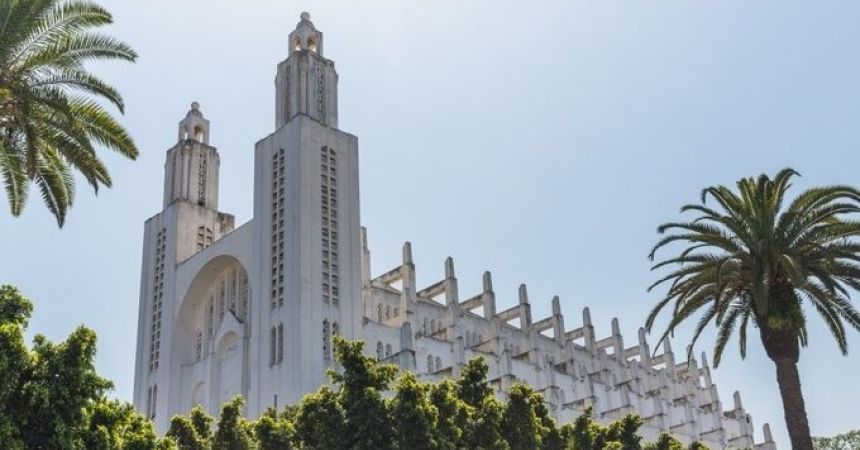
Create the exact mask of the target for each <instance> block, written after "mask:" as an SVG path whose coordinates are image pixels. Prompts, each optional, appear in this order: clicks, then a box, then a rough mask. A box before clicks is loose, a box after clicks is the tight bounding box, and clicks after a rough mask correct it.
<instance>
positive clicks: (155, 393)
mask: <svg viewBox="0 0 860 450" xmlns="http://www.w3.org/2000/svg"><path fill="white" fill-rule="evenodd" d="M157 409H158V385H157V384H154V385H153V386H152V410H151V411H150V412H149V418H150V420H152V419H155V411H157Z"/></svg>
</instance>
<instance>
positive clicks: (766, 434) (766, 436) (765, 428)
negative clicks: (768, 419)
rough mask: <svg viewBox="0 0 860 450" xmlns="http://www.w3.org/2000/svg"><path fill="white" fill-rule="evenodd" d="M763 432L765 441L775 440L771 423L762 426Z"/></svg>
mask: <svg viewBox="0 0 860 450" xmlns="http://www.w3.org/2000/svg"><path fill="white" fill-rule="evenodd" d="M761 430H762V432H763V433H764V441H765V442H773V434H771V432H770V424H769V423H766V424H764V426H762V427H761Z"/></svg>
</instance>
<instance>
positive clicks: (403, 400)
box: [168, 338, 706, 450]
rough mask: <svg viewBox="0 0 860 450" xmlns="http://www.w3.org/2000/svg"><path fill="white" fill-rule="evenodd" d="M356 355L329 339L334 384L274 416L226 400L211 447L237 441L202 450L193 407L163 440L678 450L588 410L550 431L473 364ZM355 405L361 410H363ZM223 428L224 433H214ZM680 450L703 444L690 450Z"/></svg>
mask: <svg viewBox="0 0 860 450" xmlns="http://www.w3.org/2000/svg"><path fill="white" fill-rule="evenodd" d="M362 350H363V349H362V344H361V343H360V342H348V341H345V340H343V339H339V338H338V339H336V340H335V355H336V357H337V362H338V363H339V365H340V367H341V368H342V370H341V371H339V372H335V371H330V372H329V377H330V379H331V381H332V384H331V385H327V386H323V387H321V388H320V389H319V390H318V391H317V392H314V393H312V394H308V395H306V396H305V397H304V398H303V399H302V400H301V401H300V402H299V403H298V405H296V406H290V407H287V408H286V409H284V410H283V411H282V412H281V413H278V411H276V410H274V409H272V408H270V409H268V410H267V411H266V412H265V413H264V414H263V416H262V417H261V418H260V419H258V420H256V421H250V422H249V421H242V420H240V419H238V415H237V414H236V412H237V411H239V408H240V407H241V403H240V400H239V399H238V398H237V399H234V400H233V401H231V402H230V403H227V404H226V405H225V406H224V408H223V409H222V412H221V418H220V420H219V425H218V426H217V427H216V431H215V434H214V436H215V440H216V441H217V440H218V436H222V435H230V436H235V438H234V439H232V441H231V442H241V443H239V444H234V445H233V446H222V447H216V446H215V445H214V444H213V445H211V446H210V445H209V443H208V441H207V438H204V437H201V436H203V435H204V434H205V433H209V432H210V424H211V423H212V422H213V420H214V419H212V418H211V417H208V416H206V415H205V412H203V411H202V410H201V409H199V408H198V409H195V410H194V411H193V412H192V416H197V417H198V419H197V420H196V422H197V423H200V424H203V425H202V430H198V429H195V427H194V426H193V425H192V422H194V420H191V419H189V418H186V417H183V416H176V417H174V418H173V421H172V425H171V431H170V432H169V433H168V436H170V437H171V438H172V440H174V441H175V442H176V443H177V445H178V446H179V448H180V449H194V450H198V449H207V450H208V449H210V448H212V449H214V448H231V449H246V448H259V449H261V450H264V449H291V448H294V449H326V450H328V449H336V450H346V449H353V448H376V449H390V450H402V449H410V450H412V449H416V450H422V449H423V450H461V449H485V450H499V449H502V450H504V449H510V450H526V449H528V450H532V449H539V450H598V449H618V450H640V449H642V448H647V449H654V450H663V449H666V450H670V449H671V450H675V449H677V450H685V447H684V446H683V445H681V443H680V442H679V441H678V440H677V439H675V438H673V437H671V436H670V435H668V434H664V435H662V436H661V437H660V440H659V441H658V442H656V443H653V444H649V445H647V446H645V447H643V446H642V445H641V440H642V437H641V436H640V435H639V434H638V430H639V428H640V427H641V426H642V425H643V424H644V421H643V420H642V419H641V418H639V417H637V416H634V415H628V416H625V417H622V418H621V419H619V420H617V421H615V422H612V423H610V424H608V425H601V424H599V423H598V422H596V421H595V420H594V419H593V417H592V413H591V409H590V408H589V409H587V410H586V411H585V413H584V414H582V415H581V416H580V417H579V418H578V419H577V420H576V421H575V422H574V423H573V424H567V425H564V426H562V427H558V426H557V425H556V424H555V421H554V420H553V419H552V417H551V414H550V411H549V408H548V407H547V404H546V403H545V402H544V401H543V397H542V396H541V395H540V394H539V393H537V392H535V391H534V389H533V388H531V387H529V386H527V385H524V384H519V383H517V384H514V385H513V386H511V388H510V389H509V390H508V392H507V401H506V402H502V401H500V400H499V399H497V398H496V397H495V395H494V394H493V389H492V388H491V387H490V384H489V382H488V381H487V373H488V369H489V368H488V366H487V364H486V363H485V362H484V360H483V359H480V358H478V359H473V360H471V361H469V362H468V363H467V364H466V365H465V366H464V367H463V370H462V372H461V376H460V377H459V378H458V379H456V380H443V381H440V382H438V383H426V382H421V381H419V380H418V378H417V377H416V376H415V374H413V373H411V372H404V373H401V374H399V376H398V373H397V370H396V369H395V368H394V366H392V365H389V364H382V363H379V362H377V361H376V359H375V358H372V357H369V356H366V355H365V354H364V353H363V351H362ZM396 376H397V379H396V381H395V382H394V384H393V386H391V382H392V380H394V378H395V377H396ZM386 392H390V395H384V394H385V393H386ZM386 396H387V399H384V398H385V397H386ZM350 403H352V404H350ZM359 406H361V407H367V408H368V409H366V410H364V411H366V412H365V413H362V412H361V411H362V410H360V409H359ZM348 411H353V412H352V413H349V412H348ZM350 414H357V416H350ZM225 415H226V417H227V419H225ZM222 427H228V428H229V430H227V431H226V432H222V431H221V428H222ZM249 430H253V432H250V431H249ZM189 436H190V437H189ZM247 439H250V443H249V441H248V440H247ZM189 442H190V443H192V444H188V443H189ZM248 445H250V447H249V446H248ZM370 445H377V447H370ZM686 449H689V450H702V449H706V447H704V446H701V444H698V443H694V444H693V445H691V446H689V447H686Z"/></svg>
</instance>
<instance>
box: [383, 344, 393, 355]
mask: <svg viewBox="0 0 860 450" xmlns="http://www.w3.org/2000/svg"><path fill="white" fill-rule="evenodd" d="M392 353H393V352H392V351H391V344H385V357H386V358H388V357H389V356H391V354H392Z"/></svg>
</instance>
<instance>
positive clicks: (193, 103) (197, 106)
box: [191, 102, 200, 111]
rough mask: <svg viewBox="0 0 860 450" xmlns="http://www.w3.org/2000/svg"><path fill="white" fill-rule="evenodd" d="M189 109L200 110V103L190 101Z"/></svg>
mask: <svg viewBox="0 0 860 450" xmlns="http://www.w3.org/2000/svg"><path fill="white" fill-rule="evenodd" d="M191 110H192V111H199V110H200V103H198V102H191Z"/></svg>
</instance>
